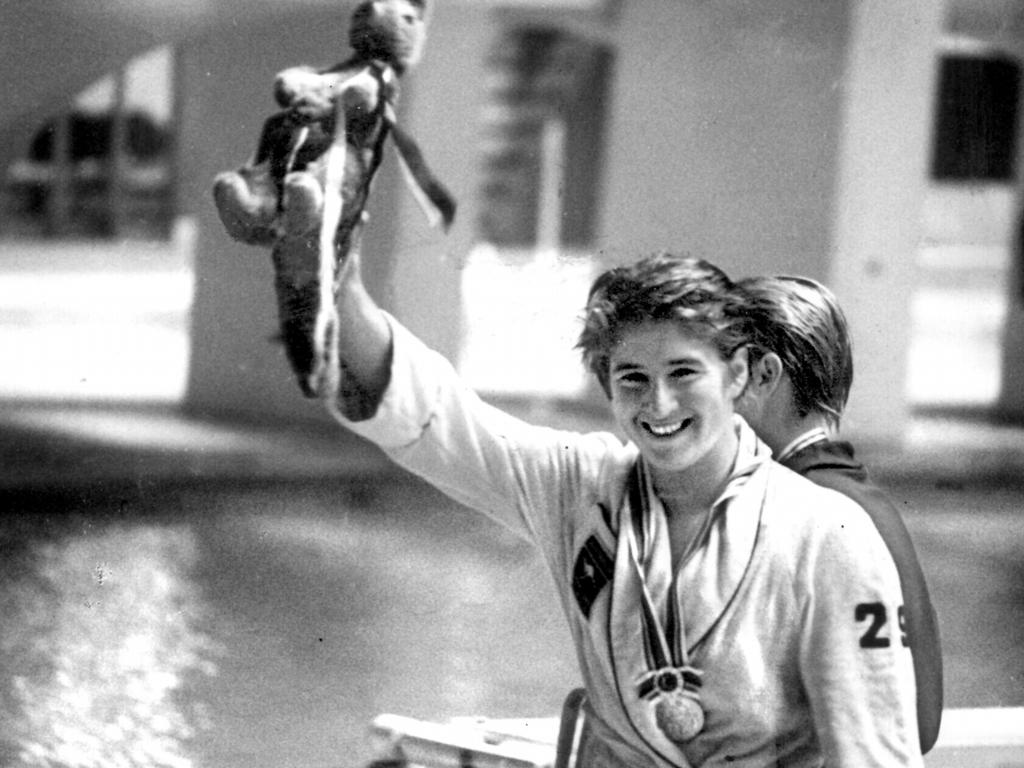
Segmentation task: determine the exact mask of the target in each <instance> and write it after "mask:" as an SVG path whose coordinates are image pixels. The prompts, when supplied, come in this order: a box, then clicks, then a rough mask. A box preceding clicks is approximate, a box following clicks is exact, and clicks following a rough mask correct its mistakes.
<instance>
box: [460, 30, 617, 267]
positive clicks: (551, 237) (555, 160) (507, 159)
mask: <svg viewBox="0 0 1024 768" xmlns="http://www.w3.org/2000/svg"><path fill="white" fill-rule="evenodd" d="M611 64H612V55H611V52H610V50H609V49H608V48H607V47H606V46H604V45H601V44H596V43H593V42H590V41H588V40H585V39H583V38H581V37H579V36H577V35H574V34H572V33H569V32H566V31H564V30H561V29H558V28H557V27H548V26H544V25H539V24H529V23H524V24H520V25H510V26H508V27H506V28H505V30H504V31H503V32H502V33H501V34H500V35H499V37H498V40H497V42H496V44H495V46H494V48H493V51H492V55H491V57H490V61H489V62H488V66H489V68H490V77H491V83H492V86H491V99H490V105H489V108H488V112H487V114H486V116H485V131H486V135H485V147H484V179H485V180H484V184H483V188H482V190H481V195H482V198H483V201H482V205H481V214H480V218H479V229H480V235H481V239H483V240H485V241H487V242H489V243H492V244H494V245H499V246H502V245H505V246H516V247H530V246H536V245H539V246H541V247H559V246H562V245H566V246H570V247H574V248H584V247H586V246H587V245H589V244H590V242H591V240H592V239H593V236H594V228H595V226H596V220H597V207H598V202H599V197H598V196H599V191H600V181H601V144H602V138H603V128H604V119H605V118H604V107H605V101H606V97H607V92H608V85H609V82H610V79H611Z"/></svg>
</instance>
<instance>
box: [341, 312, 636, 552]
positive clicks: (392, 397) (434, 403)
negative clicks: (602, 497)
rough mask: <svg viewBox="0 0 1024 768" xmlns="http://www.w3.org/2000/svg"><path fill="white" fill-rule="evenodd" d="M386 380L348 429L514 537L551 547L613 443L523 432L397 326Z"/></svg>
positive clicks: (530, 428)
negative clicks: (370, 409) (376, 399)
mask: <svg viewBox="0 0 1024 768" xmlns="http://www.w3.org/2000/svg"><path fill="white" fill-rule="evenodd" d="M388 320H389V322H390V324H391V327H392V338H393V358H392V369H391V378H390V382H389V384H388V389H387V391H386V392H385V393H384V397H383V399H382V401H381V404H380V406H379V407H378V409H377V412H376V413H375V414H374V416H373V417H371V418H370V419H368V420H365V421H358V422H348V421H346V420H345V419H344V418H342V417H340V416H338V415H337V414H335V417H336V418H337V419H338V420H339V421H341V422H342V423H343V424H344V425H345V426H347V427H348V428H349V429H351V430H352V431H353V432H356V433H357V434H359V435H361V436H363V437H365V438H367V439H368V440H370V441H371V442H373V443H375V444H376V445H378V446H380V447H381V448H382V449H383V450H384V452H385V453H386V454H387V455H388V456H389V457H390V458H391V459H392V460H393V461H395V462H396V463H397V464H399V465H400V466H402V467H404V468H405V469H407V470H409V471H410V472H412V473H414V474H416V475H418V476H419V477H422V478H423V479H425V480H426V481H427V482H429V483H430V484H431V485H433V486H435V487H436V488H438V489H439V490H441V491H442V492H444V493H445V494H447V495H448V496H450V497H451V498H453V499H455V500H456V501H458V502H460V503H462V504H464V505H466V506H468V507H470V508H472V509H476V510H479V511H481V512H483V513H485V514H487V515H488V516H490V517H492V518H493V519H495V520H496V521H498V522H499V523H501V524H503V525H505V526H507V527H509V528H511V529H512V530H513V531H516V532H518V533H519V534H521V535H523V536H525V537H527V538H530V539H533V540H541V541H556V540H558V539H559V538H560V535H562V534H563V533H564V524H565V515H566V513H567V511H568V510H571V509H575V508H579V507H580V506H581V505H582V504H584V503H585V500H586V497H587V496H588V495H589V496H593V495H594V494H596V493H597V492H598V486H599V484H600V477H601V476H602V473H603V471H604V466H605V464H606V462H607V461H608V458H609V456H610V455H614V454H624V453H626V448H625V446H623V445H622V443H621V442H620V441H618V440H617V438H615V436H614V435H612V434H610V433H593V434H580V433H576V432H570V431H563V430H555V429H550V428H547V427H538V426H535V425H530V424H527V423H526V422H523V421H521V420H520V419H517V418H515V417H513V416H511V415H509V414H507V413H505V412H503V411H501V410H500V409H498V408H495V407H493V406H491V405H489V404H487V403H485V402H484V401H483V400H481V398H480V397H479V396H478V395H477V394H476V393H475V392H473V391H472V389H470V387H469V386H468V385H467V384H466V383H465V382H464V381H462V380H461V379H460V377H459V376H458V374H457V373H456V371H455V370H454V368H453V367H452V365H451V364H450V363H449V362H448V361H447V360H446V359H445V358H444V357H442V356H441V355H440V354H438V353H437V352H434V351H433V350H431V349H429V348H428V347H427V346H426V345H424V344H423V342H422V341H420V340H419V339H417V338H416V337H415V336H414V335H413V334H412V333H410V332H409V331H408V330H407V329H405V328H404V327H403V326H402V325H401V324H400V323H398V322H397V321H396V320H394V318H391V317H390V316H389V317H388Z"/></svg>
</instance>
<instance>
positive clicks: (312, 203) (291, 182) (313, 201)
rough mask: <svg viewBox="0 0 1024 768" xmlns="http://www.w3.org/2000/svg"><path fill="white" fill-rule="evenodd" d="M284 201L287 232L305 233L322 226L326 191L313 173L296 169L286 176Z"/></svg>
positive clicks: (293, 233)
mask: <svg viewBox="0 0 1024 768" xmlns="http://www.w3.org/2000/svg"><path fill="white" fill-rule="evenodd" d="M282 202H283V204H282V207H283V208H284V221H283V223H284V231H285V233H286V234H288V235H304V234H307V233H309V232H312V231H313V230H314V229H316V228H317V227H319V226H320V219H321V216H322V215H323V210H324V193H323V188H322V187H321V186H320V182H319V181H318V180H317V179H316V178H315V177H314V176H313V174H311V173H307V172H305V171H295V172H293V173H289V174H288V175H287V176H285V179H284V193H283V201H282Z"/></svg>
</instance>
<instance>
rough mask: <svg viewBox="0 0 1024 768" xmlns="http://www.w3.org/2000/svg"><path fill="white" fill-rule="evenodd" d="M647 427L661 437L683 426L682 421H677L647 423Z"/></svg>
mask: <svg viewBox="0 0 1024 768" xmlns="http://www.w3.org/2000/svg"><path fill="white" fill-rule="evenodd" d="M647 428H648V429H650V430H651V432H653V433H654V434H656V435H658V436H661V437H663V436H665V435H671V434H672V433H673V432H678V431H679V430H680V429H682V428H683V422H681V421H677V422H675V423H674V424H662V425H655V424H648V425H647Z"/></svg>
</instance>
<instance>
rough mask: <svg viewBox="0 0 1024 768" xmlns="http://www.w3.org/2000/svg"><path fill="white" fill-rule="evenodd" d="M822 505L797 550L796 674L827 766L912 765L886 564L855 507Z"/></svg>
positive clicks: (834, 502)
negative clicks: (798, 623)
mask: <svg viewBox="0 0 1024 768" xmlns="http://www.w3.org/2000/svg"><path fill="white" fill-rule="evenodd" d="M822 493H823V494H825V496H824V497H823V499H822V501H823V502H824V503H826V504H827V505H828V512H827V514H822V515H821V516H820V518H819V520H820V523H819V524H818V525H817V526H816V528H815V531H814V535H813V536H812V538H811V541H810V542H809V543H808V546H807V548H806V550H805V552H804V553H803V566H804V567H803V568H802V569H801V570H802V574H801V576H800V578H799V579H798V583H802V584H804V585H805V587H804V589H805V590H806V591H805V594H804V595H803V608H802V619H803V629H802V635H801V652H800V671H801V676H802V678H803V681H804V685H805V687H806V690H807V693H808V697H809V699H810V702H811V712H812V715H813V718H814V724H815V729H816V731H817V734H818V738H819V740H820V742H821V747H822V750H823V751H824V754H825V763H826V765H828V766H830V768H867V767H869V766H878V767H879V768H881V767H882V766H885V767H886V768H888V767H889V766H914V767H916V766H920V765H921V764H922V758H921V751H920V746H919V743H918V738H917V715H916V704H915V683H914V670H913V664H912V660H911V654H910V648H909V644H908V638H907V636H906V632H905V621H904V607H903V598H902V592H901V589H900V581H899V577H898V575H897V572H896V567H895V564H894V563H893V560H892V557H891V555H890V554H889V551H888V550H887V548H886V546H885V543H884V542H883V541H882V539H881V537H880V536H879V534H878V531H877V529H876V528H875V526H874V525H873V523H872V522H871V520H870V518H869V517H868V516H867V514H866V513H865V512H864V510H863V509H862V508H861V507H859V506H858V505H857V504H856V503H854V502H852V501H851V500H849V499H847V498H846V497H844V496H841V495H840V494H838V493H835V492H833V491H828V490H822Z"/></svg>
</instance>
